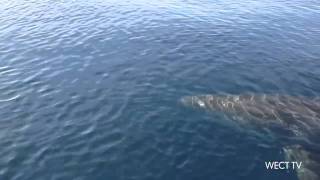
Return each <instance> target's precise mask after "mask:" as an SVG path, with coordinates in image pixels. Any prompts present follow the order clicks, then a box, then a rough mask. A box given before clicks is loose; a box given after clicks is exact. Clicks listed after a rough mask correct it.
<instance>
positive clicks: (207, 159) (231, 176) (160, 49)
mask: <svg viewBox="0 0 320 180" xmlns="http://www.w3.org/2000/svg"><path fill="white" fill-rule="evenodd" d="M248 92H249V93H266V94H276V93H278V94H289V95H293V96H307V97H319V96H320V2H319V1H318V0H278V1H277V0H240V1H232V0H134V1H130V0H126V1H118V0H86V1H85V0H2V1H1V2H0V179H1V180H44V179H46V180H71V179H75V180H134V179H136V180H235V179H237V180H257V179H259V180H270V179H273V180H280V179H281V180H284V179H286V180H287V179H288V180H289V179H290V180H295V179H297V178H296V176H295V174H294V172H292V171H285V170H278V171H270V170H266V168H265V164H264V162H265V161H271V160H278V161H280V160H284V157H283V151H282V149H281V146H280V145H279V144H278V143H277V142H274V141H273V140H272V139H269V138H268V137H264V136H254V135H252V133H250V132H249V131H246V130H237V129H234V128H232V127H230V126H227V125H225V124H224V123H223V122H224V118H226V117H224V116H223V115H221V114H215V113H205V112H199V111H192V110H190V109H187V108H184V107H182V106H181V104H179V103H178V101H179V99H180V98H181V97H183V96H185V95H196V94H207V93H210V94H219V93H229V94H241V93H248Z"/></svg>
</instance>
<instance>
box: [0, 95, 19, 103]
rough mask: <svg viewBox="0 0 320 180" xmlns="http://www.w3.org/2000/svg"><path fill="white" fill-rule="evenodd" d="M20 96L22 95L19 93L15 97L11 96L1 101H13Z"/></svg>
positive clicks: (0, 100)
mask: <svg viewBox="0 0 320 180" xmlns="http://www.w3.org/2000/svg"><path fill="white" fill-rule="evenodd" d="M19 97H20V95H19V94H18V95H16V96H14V97H12V98H9V99H0V102H9V101H13V100H16V99H18V98H19Z"/></svg>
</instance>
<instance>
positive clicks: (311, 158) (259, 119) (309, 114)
mask: <svg viewBox="0 0 320 180" xmlns="http://www.w3.org/2000/svg"><path fill="white" fill-rule="evenodd" d="M180 101H181V103H182V104H183V105H185V106H187V107H191V108H194V109H204V110H206V111H214V112H222V113H224V114H226V115H230V116H232V118H231V119H232V122H234V123H237V124H239V125H241V126H242V127H245V128H252V129H254V130H256V131H260V130H261V131H262V129H263V130H267V131H268V132H270V133H272V134H273V135H274V136H278V137H281V138H279V139H281V141H283V142H284V143H283V144H284V145H283V146H284V147H283V151H284V152H285V158H286V160H288V161H296V162H302V167H301V168H299V169H296V174H297V178H298V179H299V180H320V100H319V99H308V98H306V97H294V96H288V95H267V94H243V95H197V96H185V97H183V98H181V100H180Z"/></svg>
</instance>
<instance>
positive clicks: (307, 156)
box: [284, 145, 320, 180]
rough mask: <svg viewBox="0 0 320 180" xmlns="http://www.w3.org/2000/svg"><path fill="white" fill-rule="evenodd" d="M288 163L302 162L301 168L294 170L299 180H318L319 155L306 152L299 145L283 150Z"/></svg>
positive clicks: (319, 168)
mask: <svg viewBox="0 0 320 180" xmlns="http://www.w3.org/2000/svg"><path fill="white" fill-rule="evenodd" d="M284 152H285V158H286V160H288V161H297V162H302V167H301V168H300V169H296V174H297V177H298V179H299V180H320V154H319V153H316V152H313V151H308V150H306V149H305V148H303V147H302V146H300V145H294V146H288V147H285V148H284Z"/></svg>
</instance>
